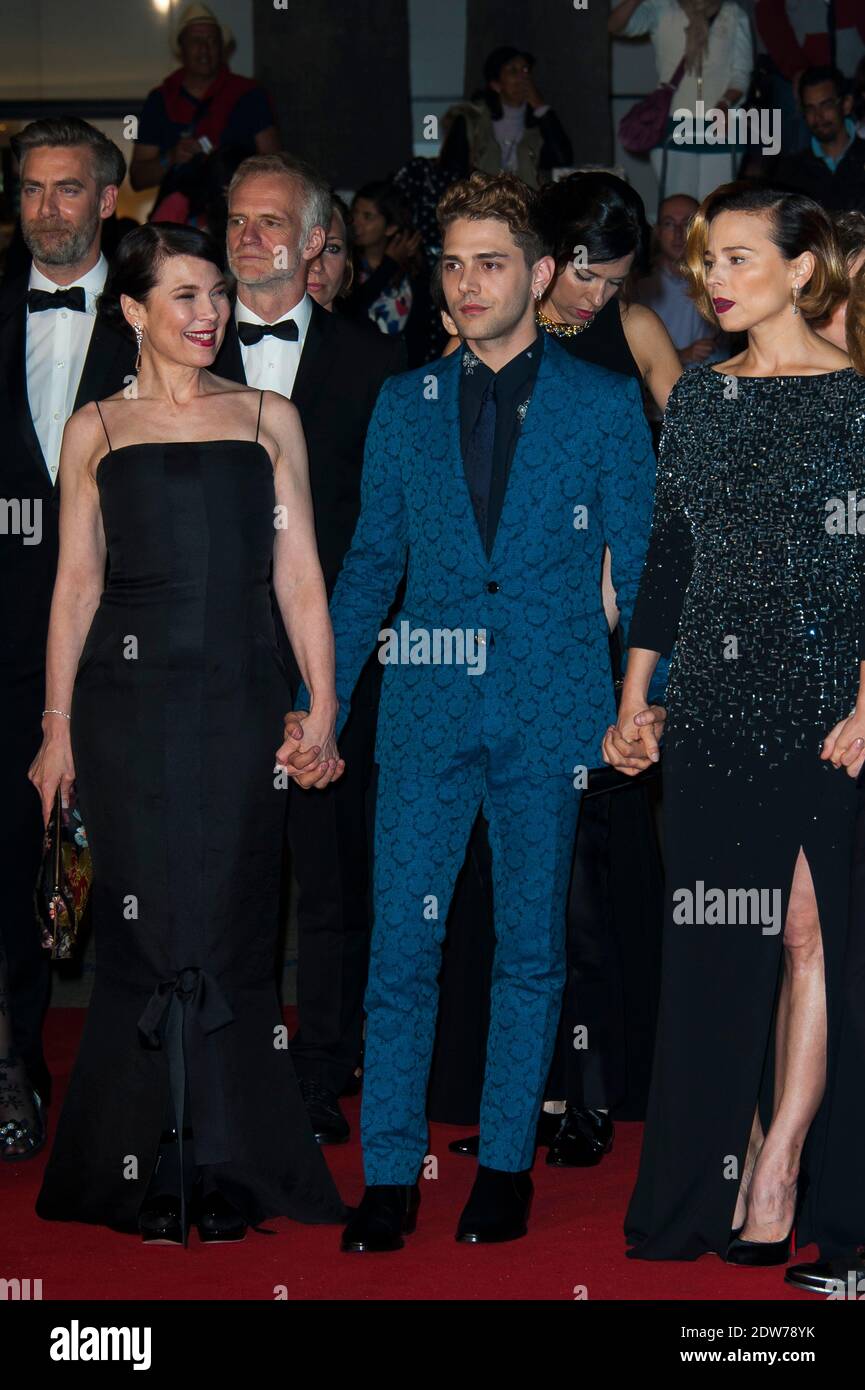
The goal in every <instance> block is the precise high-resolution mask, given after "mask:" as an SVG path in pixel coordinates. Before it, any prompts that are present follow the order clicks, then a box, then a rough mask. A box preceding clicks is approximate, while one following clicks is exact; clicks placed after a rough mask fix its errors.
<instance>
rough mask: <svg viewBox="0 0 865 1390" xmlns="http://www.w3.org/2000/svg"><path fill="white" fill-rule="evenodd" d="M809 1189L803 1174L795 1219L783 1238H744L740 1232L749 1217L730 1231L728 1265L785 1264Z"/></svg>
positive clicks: (760, 1267) (799, 1186) (797, 1194)
mask: <svg viewBox="0 0 865 1390" xmlns="http://www.w3.org/2000/svg"><path fill="white" fill-rule="evenodd" d="M807 1191H808V1177H807V1175H805V1176H803V1177H802V1178H801V1179H800V1181H799V1185H798V1189H797V1192H796V1204H795V1207H794V1209H793V1220H792V1221H791V1222H790V1229H789V1231H788V1232H787V1234H786V1235H785V1236H784V1238H783V1240H743V1239H742V1237H741V1236H740V1235H739V1234H738V1232H739V1231H743V1230H744V1229H745V1225H746V1224H747V1218H746V1220H745V1221H744V1222H743V1223H742V1225H741V1226H739V1227H737V1229H736V1230H734V1231H731V1232H730V1243H729V1244H728V1246H727V1253H726V1255H725V1256H724V1260H725V1261H726V1263H727V1264H728V1265H743V1266H748V1267H750V1268H752V1269H766V1268H768V1266H770V1265H785V1264H786V1263H787V1261H788V1260H789V1258H790V1241H791V1238H792V1236H793V1232H794V1230H795V1228H796V1226H797V1225H798V1223H799V1213H800V1212H801V1210H802V1204H803V1202H804V1201H805V1194H806V1192H807Z"/></svg>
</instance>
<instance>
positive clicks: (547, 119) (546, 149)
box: [538, 107, 574, 169]
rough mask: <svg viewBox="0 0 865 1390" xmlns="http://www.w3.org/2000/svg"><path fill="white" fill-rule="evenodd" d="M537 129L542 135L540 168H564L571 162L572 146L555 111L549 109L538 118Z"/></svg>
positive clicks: (572, 155)
mask: <svg viewBox="0 0 865 1390" xmlns="http://www.w3.org/2000/svg"><path fill="white" fill-rule="evenodd" d="M538 130H539V131H540V132H541V136H542V137H543V142H544V143H543V145H542V146H541V157H540V160H539V164H540V167H541V168H542V169H559V168H564V167H566V166H567V165H568V164H571V163H572V162H573V158H574V148H573V145H572V144H571V142H570V140H569V139H568V134H567V131H566V130H565V127H564V126H563V125H562V123H561V121H560V120H559V118H558V116H557V115H556V113H555V111H554V110H553V109H552V107H550V110H549V111H547V112H545V114H544V115H543V116H541V117H539V118H538Z"/></svg>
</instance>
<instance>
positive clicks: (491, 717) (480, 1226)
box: [286, 173, 655, 1251]
mask: <svg viewBox="0 0 865 1390" xmlns="http://www.w3.org/2000/svg"><path fill="white" fill-rule="evenodd" d="M439 218H440V222H441V226H442V232H443V247H444V250H443V256H442V283H443V287H444V292H445V296H446V298H447V302H448V307H449V310H450V313H451V315H452V317H453V319H454V321H455V322H456V324H457V326H458V328H459V331H460V336H461V338H462V339H463V346H462V349H461V350H460V351H458V352H456V353H454V354H453V356H451V357H448V358H445V359H442V360H441V361H439V362H435V363H432V364H429V365H428V366H426V367H423V368H420V369H418V370H417V371H414V372H409V373H405V374H403V375H402V376H399V377H395V378H392V379H391V380H389V381H388V382H386V383H385V385H384V387H383V388H382V390H381V393H380V395H379V398H378V402H377V404H376V408H375V411H374V413H373V417H372V421H371V424H370V429H369V433H368V436H367V445H366V455H365V462H364V471H363V484H362V506H361V514H360V519H359V521H358V524H357V529H356V531H355V534H354V539H353V541H352V546H351V549H350V551H349V553H348V556H347V558H346V561H345V565H344V568H343V570H342V573H341V574H340V576H339V579H338V581H337V585H336V589H335V591H334V595H333V599H332V602H331V616H332V620H333V627H334V635H335V640H336V669H337V694H338V696H339V700H340V707H341V710H340V719H341V720H343V719H344V718H345V716H346V713H347V707H348V704H349V701H350V698H351V693H352V689H353V686H354V683H355V681H356V680H357V677H358V675H359V673H360V671H361V669H362V667H363V664H364V662H365V660H366V659H367V657H368V655H369V652H370V650H371V648H372V646H373V644H374V643H375V640H376V636H377V635H379V636H381V633H380V627H381V624H382V622H383V621H384V618H385V615H386V614H387V612H388V609H389V606H390V604H391V602H392V600H393V598H394V595H395V593H396V590H397V587H398V585H399V583H400V579H401V577H402V575H403V572H404V569H405V566H406V561H407V562H408V575H407V583H406V589H405V597H404V600H403V603H402V607H401V609H400V612H399V614H398V615H397V617H396V618H395V619H394V620H393V621H394V630H393V633H392V634H390V635H388V637H387V640H386V641H385V642H384V644H383V646H382V648H381V651H380V656H381V657H382V659H383V660H384V661H385V670H384V681H383V691H382V699H381V708H380V714H379V723H378V740H377V748H376V758H377V761H378V763H379V786H378V800H377V813H376V834H375V870H374V875H375V877H374V900H375V925H374V928H373V938H372V954H371V963H370V975H369V982H368V985H367V993H366V1000H365V1004H366V1010H367V1039H366V1056H365V1072H364V1093H363V1109H362V1137H363V1150H364V1170H365V1177H366V1182H367V1187H366V1191H365V1193H364V1197H363V1200H362V1202H361V1204H360V1207H359V1208H358V1210H357V1212H356V1214H355V1215H354V1217H353V1219H352V1221H351V1222H350V1224H349V1226H348V1227H347V1229H346V1231H345V1234H344V1236H343V1249H344V1250H352V1251H373V1250H376V1251H378V1250H395V1249H399V1248H400V1247H401V1246H402V1244H403V1239H402V1237H403V1234H404V1233H405V1232H406V1231H411V1230H413V1229H414V1225H415V1220H416V1211H417V1207H418V1204H419V1188H418V1182H417V1180H418V1176H419V1171H420V1168H421V1165H422V1162H423V1159H424V1156H425V1154H426V1144H427V1126H426V1117H425V1094H426V1086H427V1077H428V1072H429V1066H430V1059H431V1054H432V1046H433V1038H434V1032H435V1021H436V1008H437V1000H438V985H437V977H438V972H439V966H440V958H441V945H442V937H443V934H444V925H445V919H446V917H447V912H448V906H449V903H450V899H451V895H452V892H453V887H454V882H455V880H456V877H457V874H458V873H459V870H460V868H461V866H462V863H463V859H464V857H465V852H466V845H467V842H468V838H469V834H470V831H471V828H472V825H473V823H474V820H475V817H476V815H477V813H478V809H479V807H481V805H482V806H483V810H484V815H485V816H486V818H487V821H488V823H489V835H490V843H491V847H492V854H493V883H494V899H495V927H496V938H497V946H496V953H495V964H494V969H493V980H492V996H491V1019H490V1028H489V1036H488V1043H487V1059H486V1071H485V1078H484V1089H483V1098H482V1103H481V1124H480V1129H481V1144H480V1154H479V1166H478V1172H477V1178H476V1181H475V1184H474V1188H473V1190H472V1193H471V1196H470V1198H469V1202H468V1205H467V1206H466V1208H465V1209H464V1211H463V1213H462V1216H461V1218H460V1221H459V1225H458V1228H457V1239H459V1240H463V1241H467V1242H472V1243H479V1242H491V1241H502V1240H513V1239H516V1238H517V1237H518V1236H521V1235H524V1234H525V1233H526V1221H527V1216H528V1209H529V1204H530V1201H531V1195H532V1184H531V1178H530V1174H529V1170H530V1168H531V1165H532V1161H533V1153H534V1145H535V1130H536V1124H537V1118H538V1112H539V1109H540V1106H541V1101H542V1097H543V1087H544V1083H545V1081H546V1076H547V1071H548V1069H549V1065H550V1057H551V1052H552V1047H553V1042H554V1036H555V1032H556V1026H557V1023H558V1017H559V1009H560V1004H561V994H562V988H563V984H564V979H565V956H564V925H565V899H566V893H567V888H568V877H569V870H570V861H571V854H572V850H573V844H574V835H575V828H576V823H577V813H578V810H579V802H580V795H581V791H582V789H583V788H584V787H585V785H586V774H587V771H588V768H589V767H592V766H594V765H596V764H597V762H598V759H599V748H600V744H601V740H602V738H603V735H604V731H605V729H606V728H607V727H608V725H609V724H610V723H611V721H614V720H615V704H614V696H613V689H612V682H611V679H610V666H609V649H608V637H607V632H608V629H607V623H606V619H605V617H604V610H603V605H602V600H601V589H600V576H601V559H602V554H603V548H604V545H605V543H606V544H608V545H609V546H610V549H611V551H612V564H613V577H614V583H615V585H616V589H617V596H618V605H619V608H620V610H621V613H622V621H623V622H624V623H625V624H626V625H627V622H628V620H629V617H630V611H631V607H632V604H633V601H634V598H635V595H636V590H637V585H638V582H639V578H640V572H641V568H642V563H643V557H644V552H645V547H646V543H647V538H648V533H649V527H650V521H651V509H652V488H653V481H654V471H655V469H654V456H653V454H652V449H651V443H650V438H649V431H648V428H647V426H646V423H645V420H644V417H643V413H642V408H641V402H640V393H639V389H638V387H637V385H636V383H634V382H631V381H625V380H623V378H622V377H620V376H614V375H613V374H612V373H608V372H606V371H605V370H604V369H602V368H600V367H595V366H593V365H591V364H589V363H584V362H580V361H577V360H575V359H573V358H572V357H570V356H569V355H568V353H567V352H565V350H564V349H563V348H562V347H561V346H560V345H559V344H558V343H557V342H556V341H555V340H554V339H552V338H549V337H547V336H546V335H545V334H544V333H543V332H542V331H539V329H538V327H537V323H536V318H535V306H534V303H533V300H536V299H540V297H541V296H542V294H543V292H544V290H545V289H546V286H547V284H548V283H549V280H550V278H551V276H552V275H553V273H554V270H555V265H554V261H553V259H552V257H551V256H550V255H549V254H548V248H547V247H546V246H545V245H544V244H543V243H542V240H541V236H540V233H539V230H538V226H537V219H536V208H535V202H534V195H533V194H532V193H531V192H530V190H528V189H527V188H526V187H525V185H523V184H522V183H521V182H520V181H519V180H518V179H517V178H516V177H515V176H513V175H511V174H500V175H494V176H493V175H489V174H479V173H477V174H474V175H472V177H471V178H469V179H467V180H465V181H464V182H462V183H459V184H455V185H454V186H453V187H452V188H451V189H449V190H448V192H447V193H446V194H445V195H444V197H443V198H442V201H441V203H440V204H439ZM299 703H303V702H302V701H299ZM299 718H302V716H301V715H300V714H298V716H296V717H295V718H293V719H292V717H289V719H288V720H287V726H286V727H287V732H288V733H291V732H292V727H293V729H294V735H295V737H299V736H300V726H299V723H298V719H299ZM303 753H304V749H303V748H302V747H301V748H300V749H299V756H298V761H297V767H298V768H300V767H301V766H302V765H303V762H304V759H303V756H302V755H303ZM311 754H312V750H309V755H310V756H311ZM304 775H305V776H306V777H308V778H309V779H310V781H313V780H314V778H315V776H316V772H315V770H314V769H312V770H311V771H310V772H308V773H306V774H303V773H299V777H300V778H301V779H302V778H303V777H304Z"/></svg>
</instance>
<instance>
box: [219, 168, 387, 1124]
mask: <svg viewBox="0 0 865 1390" xmlns="http://www.w3.org/2000/svg"><path fill="white" fill-rule="evenodd" d="M228 205H229V206H228V262H229V265H230V267H231V271H232V273H233V275H234V276H235V278H236V280H237V301H236V304H235V311H234V315H233V318H232V319H231V320H229V324H228V327H227V329H226V333H225V339H224V342H223V345H222V348H221V350H220V353H219V356H218V357H217V359H216V362H215V364H214V368H213V370H214V371H215V372H216V373H218V374H219V375H221V376H225V377H229V378H230V379H232V380H234V381H244V382H246V383H247V384H248V385H250V386H255V387H260V388H264V389H267V390H271V391H279V392H280V393H281V394H282V395H284V396H289V397H290V398H291V400H292V401H293V402H294V404H295V405H296V406H297V408H298V410H299V412H300V418H301V423H302V425H303V430H304V435H305V436H306V445H307V450H308V452H309V473H310V484H311V487H312V498H313V504H314V508H315V528H316V537H317V540H318V553H319V559H320V560H321V567H322V570H323V572H324V579H325V583H326V585H327V590H328V594H330V592H331V591H332V589H333V586H334V584H335V582H336V577H337V575H338V573H339V571H340V568H341V566H342V562H343V558H344V556H345V553H346V551H347V550H348V547H349V544H350V542H351V538H352V534H353V532H354V527H355V523H356V521H357V515H358V511H359V508H360V475H361V469H362V466H363V449H364V441H365V439H366V430H367V425H368V423H369V419H370V416H371V414H372V410H373V406H374V404H375V400H376V397H377V396H378V392H379V389H380V388H381V385H382V383H383V382H384V380H385V379H386V378H387V377H388V376H389V375H391V373H393V372H395V371H399V370H400V369H401V368H402V366H403V365H404V357H403V348H402V345H401V343H398V342H394V341H393V340H391V339H389V338H387V337H386V336H385V335H384V334H382V333H379V332H378V331H377V330H376V329H375V327H374V326H373V325H372V324H366V323H362V324H358V323H354V322H352V321H350V320H348V319H344V318H341V317H340V316H339V314H338V313H335V312H334V313H328V311H327V310H326V309H323V308H322V307H321V306H320V305H319V304H317V303H316V302H315V301H314V300H313V299H311V298H310V296H309V295H308V294H307V292H306V282H307V276H308V272H309V267H310V265H311V264H312V262H313V261H314V260H315V259H316V257H318V256H319V255H320V253H321V251H322V248H323V247H324V244H325V238H326V234H327V229H328V228H329V226H330V220H331V214H332V198H331V193H330V190H329V188H328V186H327V184H326V183H325V182H324V180H323V179H322V178H321V177H320V176H319V175H318V173H317V172H316V171H315V170H314V169H312V168H310V167H309V166H308V165H307V164H304V163H303V162H302V161H301V160H297V159H294V158H292V157H291V156H289V155H286V154H278V155H260V156H253V157H252V158H250V159H248V160H246V161H245V162H244V163H243V164H241V165H240V167H239V168H238V170H237V173H236V174H235V176H234V178H233V180H232V182H231V185H230V188H229V193H228ZM276 619H277V628H278V630H279V633H280V641H281V643H282V645H283V647H284V650H285V652H286V656H287V659H288V664H289V669H290V671H291V673H292V676H293V678H294V688H295V689H296V688H297V685H298V684H299V682H300V673H299V671H298V670H297V666H296V664H295V662H294V658H293V656H292V654H291V651H290V648H289V646H288V642H287V639H286V637H285V633H284V631H283V629H282V624H281V622H280V621H279V615H278V614H276ZM379 671H380V668H379V667H378V665H377V663H376V662H375V661H372V662H370V663H368V666H367V669H366V671H365V673H364V677H363V680H362V681H361V685H360V688H359V692H358V700H357V705H356V708H355V709H354V711H353V715H352V719H351V722H350V724H349V726H348V727H347V729H346V730H345V734H344V737H343V739H342V742H341V745H340V752H341V754H342V756H343V757H344V758H345V761H346V770H345V774H344V776H343V777H342V778H341V779H340V780H339V781H338V782H336V783H334V784H333V785H332V786H329V787H327V788H325V789H324V790H322V791H321V792H319V793H318V794H317V795H316V796H315V797H314V798H312V799H310V798H309V797H308V796H306V797H305V796H304V794H303V793H302V792H301V790H300V788H299V787H297V786H295V785H294V784H292V787H291V792H290V798H291V799H290V802H289V840H290V845H291V853H292V862H293V867H294V873H295V877H296V879H297V883H298V889H299V896H298V904H297V927H298V964H297V1008H298V1021H299V1028H298V1031H297V1033H296V1035H295V1037H294V1038H293V1040H292V1055H293V1059H294V1064H295V1070H296V1072H297V1076H298V1081H299V1083H300V1088H301V1091H302V1093H303V1097H304V1100H305V1102H306V1106H307V1110H308V1112H309V1116H310V1120H311V1121H312V1125H313V1129H314V1131H315V1134H316V1137H317V1139H318V1141H319V1143H323V1144H333V1143H343V1142H345V1140H347V1139H348V1137H349V1126H348V1123H347V1121H346V1119H345V1117H344V1115H343V1113H342V1111H341V1109H340V1106H339V1099H338V1098H339V1095H340V1094H341V1092H342V1091H343V1090H345V1089H346V1087H347V1086H349V1085H350V1084H351V1082H352V1079H353V1074H354V1071H355V1069H356V1068H357V1065H358V1061H359V1059H360V1055H361V1048H362V1029H363V991H364V985H365V982H366V969H367V958H368V951H369V932H370V924H369V844H368V835H367V803H368V792H369V787H370V779H371V777H372V753H373V744H374V739H375V720H376V713H377V707H378V689H379Z"/></svg>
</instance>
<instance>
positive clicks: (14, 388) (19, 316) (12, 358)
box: [0, 276, 51, 482]
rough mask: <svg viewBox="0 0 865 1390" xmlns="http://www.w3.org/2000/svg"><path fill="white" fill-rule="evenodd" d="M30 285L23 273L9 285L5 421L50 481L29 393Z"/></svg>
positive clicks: (1, 329)
mask: <svg viewBox="0 0 865 1390" xmlns="http://www.w3.org/2000/svg"><path fill="white" fill-rule="evenodd" d="M27 286H28V277H27V276H21V277H20V278H19V281H18V283H17V284H15V285H14V287H10V290H11V293H10V294H9V296H8V301H7V304H5V305H4V310H5V312H4V315H3V318H2V320H0V370H2V374H3V379H4V380H5V382H6V383H7V388H8V392H9V397H8V398H9V401H10V406H11V411H12V420H11V421H6V422H4V427H6V426H8V425H9V424H11V425H12V426H13V427H14V428H16V429H17V431H18V434H19V435H20V437H21V439H22V441H23V443H24V445H25V447H26V449H27V453H28V454H29V455H30V457H31V458H32V460H33V465H34V467H35V468H38V469H39V471H40V473H42V474H44V476H45V477H46V478H47V479H48V481H49V482H50V480H51V475H50V473H49V472H48V465H47V464H46V462H45V458H44V456H43V453H42V446H41V445H40V443H39V437H38V435H37V434H36V429H35V427H34V425H33V417H32V415H31V414H30V401H29V399H28V396H27ZM4 298H6V296H4Z"/></svg>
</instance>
